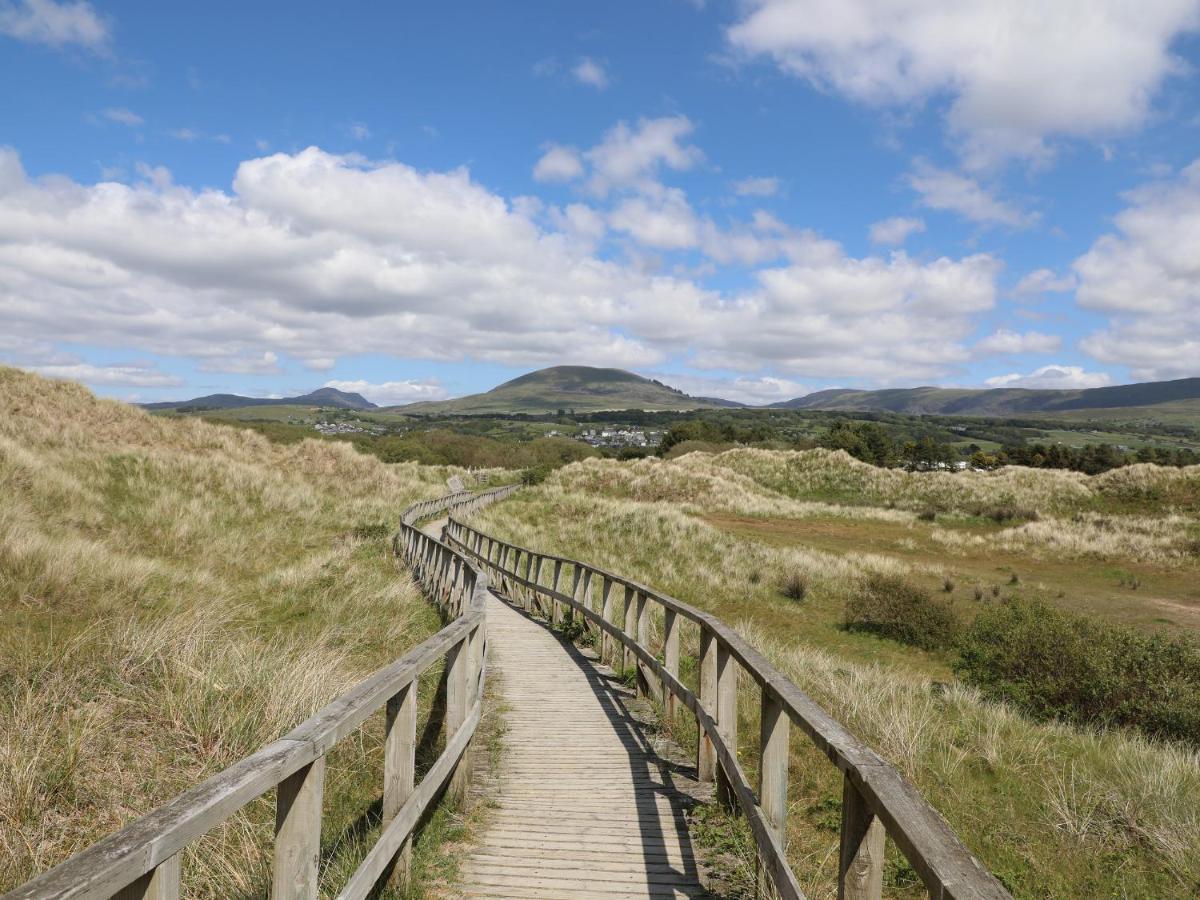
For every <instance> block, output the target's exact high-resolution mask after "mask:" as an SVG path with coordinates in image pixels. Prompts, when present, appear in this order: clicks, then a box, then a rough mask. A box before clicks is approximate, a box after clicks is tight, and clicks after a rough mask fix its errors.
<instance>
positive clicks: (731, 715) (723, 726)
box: [717, 642, 738, 811]
mask: <svg viewBox="0 0 1200 900" xmlns="http://www.w3.org/2000/svg"><path fill="white" fill-rule="evenodd" d="M737 683H738V664H737V660H736V659H734V658H733V654H732V653H730V652H729V649H728V648H727V647H725V646H724V645H723V644H721V643H720V642H718V644H717V730H718V731H720V732H721V737H722V738H724V740H725V746H726V747H728V748H729V752H730V753H732V754H733V755H734V756H735V757H736V756H737V745H738V698H737ZM717 799H718V800H719V801H720V802H721V803H722V804H723V805H724V806H725V808H726V809H728V810H730V811H733V810H736V809H737V799H736V797H735V796H734V793H733V788H732V787H731V782H730V779H729V775H728V773H727V772H726V771H725V770H724V768H722V767H721V766H718V767H717Z"/></svg>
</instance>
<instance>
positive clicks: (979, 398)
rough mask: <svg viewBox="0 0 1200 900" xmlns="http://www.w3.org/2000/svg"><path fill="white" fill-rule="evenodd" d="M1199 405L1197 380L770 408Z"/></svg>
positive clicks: (968, 410)
mask: <svg viewBox="0 0 1200 900" xmlns="http://www.w3.org/2000/svg"><path fill="white" fill-rule="evenodd" d="M1186 401H1200V378H1181V379H1178V380H1176V381H1151V382H1146V383H1143V384H1121V385H1114V386H1113V387H1101V388H1083V389H1079V390H1031V389H1028V388H991V389H987V390H970V389H966V388H938V387H916V388H894V389H889V390H882V391H858V390H845V389H836V388H835V389H833V390H827V391H817V392H816V393H815V394H808V395H807V396H804V397H797V398H796V399H794V400H785V401H783V402H781V403H774V404H772V408H774V409H836V410H849V411H878V412H896V413H905V414H908V415H937V416H1023V415H1031V414H1048V413H1070V412H1081V411H1085V410H1102V409H1122V410H1127V409H1132V408H1138V409H1144V408H1146V407H1153V406H1157V405H1160V404H1175V403H1179V402H1186Z"/></svg>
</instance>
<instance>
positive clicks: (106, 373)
mask: <svg viewBox="0 0 1200 900" xmlns="http://www.w3.org/2000/svg"><path fill="white" fill-rule="evenodd" d="M27 368H28V369H30V370H31V371H33V372H37V373H38V374H39V375H45V376H46V377H47V378H62V379H64V380H68V381H82V382H83V383H84V384H92V385H99V386H103V387H179V386H180V385H182V384H183V379H182V378H177V377H175V376H174V375H168V374H167V373H166V372H161V371H159V370H158V369H157V368H155V367H154V366H149V365H136V364H131V365H123V366H97V365H93V364H92V363H82V362H80V363H67V364H60V365H47V366H28V367H27Z"/></svg>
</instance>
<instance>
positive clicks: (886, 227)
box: [868, 216, 925, 246]
mask: <svg viewBox="0 0 1200 900" xmlns="http://www.w3.org/2000/svg"><path fill="white" fill-rule="evenodd" d="M924 230H925V220H924V219H918V218H914V217H911V216H893V217H892V218H890V219H882V220H880V221H878V222H874V223H872V225H871V228H870V231H869V233H868V234H869V237H870V238H871V243H872V244H890V245H892V246H899V245H900V244H903V243H904V242H905V241H907V240H908V238H909V236H910V235H914V234H920V233H921V232H923V231H924Z"/></svg>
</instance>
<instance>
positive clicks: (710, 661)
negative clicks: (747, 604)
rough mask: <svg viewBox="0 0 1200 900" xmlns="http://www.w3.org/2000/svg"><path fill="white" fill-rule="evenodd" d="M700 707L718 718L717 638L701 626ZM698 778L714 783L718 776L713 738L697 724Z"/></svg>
mask: <svg viewBox="0 0 1200 900" xmlns="http://www.w3.org/2000/svg"><path fill="white" fill-rule="evenodd" d="M700 706H701V707H702V708H703V709H704V711H705V712H706V713H708V714H709V716H711V717H712V718H714V719H715V718H716V717H717V636H716V635H715V634H713V633H712V632H711V631H709V630H708V629H707V628H705V627H704V626H703V625H701V626H700ZM696 732H697V747H696V777H697V778H698V779H699V780H700V781H712V780H713V778H715V777H716V774H717V754H716V751H715V749H714V748H713V745H712V738H710V737H709V736H708V734H707V733H706V732H705V730H704V728H703V727H702V726H700V724H699V723H698V722H697V728H696Z"/></svg>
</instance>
